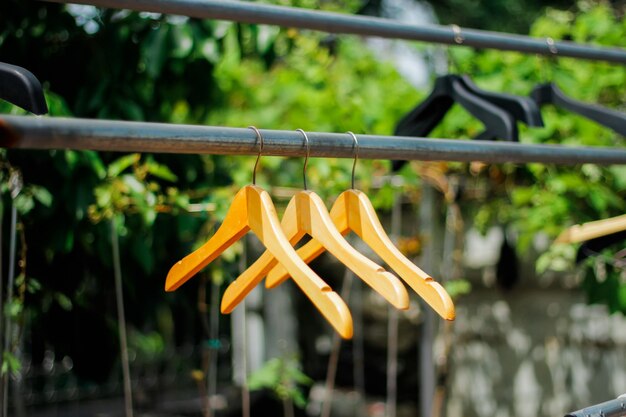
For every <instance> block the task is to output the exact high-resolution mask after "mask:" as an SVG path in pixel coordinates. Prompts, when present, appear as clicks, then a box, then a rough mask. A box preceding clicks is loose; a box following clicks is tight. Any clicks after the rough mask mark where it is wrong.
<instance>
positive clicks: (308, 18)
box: [44, 0, 626, 64]
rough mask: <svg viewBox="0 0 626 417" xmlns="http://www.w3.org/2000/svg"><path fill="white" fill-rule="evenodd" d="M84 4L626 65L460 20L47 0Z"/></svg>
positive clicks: (202, 2)
mask: <svg viewBox="0 0 626 417" xmlns="http://www.w3.org/2000/svg"><path fill="white" fill-rule="evenodd" d="M44 1H49V2H54V3H80V4H86V5H93V6H100V7H108V8H115V9H130V10H135V11H142V12H154V13H163V14H176V15H183V16H188V17H194V18H201V19H221V20H231V21H236V22H242V23H258V24H268V25H276V26H282V27H288V28H301V29H312V30H317V31H322V32H328V33H341V34H353V35H362V36H374V37H383V38H392V39H403V40H413V41H424V42H430V43H440V44H448V45H463V46H471V47H475V48H490V49H499V50H507V51H518V52H523V53H528V54H540V55H549V56H562V57H573V58H582V59H590V60H598V61H607V62H614V63H621V64H626V50H624V49H619V48H607V47H598V46H592V45H586V44H579V43H576V42H564V41H559V42H556V41H554V40H553V39H552V38H549V37H547V38H536V37H530V36H524V35H514V34H508V33H501V32H492V31H485V30H477V29H465V28H460V27H459V26H457V25H450V26H442V25H424V24H422V25H419V26H418V25H413V24H408V23H402V22H398V21H396V20H391V19H384V18H379V17H369V16H358V15H351V14H342V13H332V12H323V11H317V10H308V9H303V8H296V7H288V6H274V5H268V4H260V3H253V2H242V1H223V0H159V1H156V0H142V1H137V0H72V1H69V0H44Z"/></svg>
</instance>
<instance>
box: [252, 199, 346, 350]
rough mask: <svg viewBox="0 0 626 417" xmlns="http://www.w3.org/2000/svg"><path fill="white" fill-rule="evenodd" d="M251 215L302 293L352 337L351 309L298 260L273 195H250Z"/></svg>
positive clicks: (254, 225)
mask: <svg viewBox="0 0 626 417" xmlns="http://www.w3.org/2000/svg"><path fill="white" fill-rule="evenodd" d="M248 216H249V224H250V228H251V229H252V231H253V232H254V233H255V234H256V235H257V237H258V238H259V239H260V240H261V242H263V244H264V245H265V247H266V248H267V249H268V250H269V251H270V252H271V254H272V255H273V256H274V257H275V258H276V260H278V262H280V263H281V264H283V265H284V266H285V267H286V268H287V270H288V271H289V274H290V275H291V276H292V277H293V280H294V281H295V282H296V284H297V285H298V287H300V289H301V290H302V292H304V293H305V295H306V296H307V297H308V298H309V299H310V300H311V301H312V302H313V304H314V305H315V306H316V307H317V309H318V310H319V311H320V312H321V313H322V315H323V316H324V317H326V319H327V320H328V321H329V322H330V324H331V325H332V326H333V327H334V328H335V330H337V332H338V333H339V334H340V335H341V337H343V338H346V339H347V338H350V337H352V331H353V327H352V316H351V315H350V311H349V310H348V306H347V305H346V304H345V303H344V301H343V300H342V299H341V297H339V295H338V294H336V293H335V292H333V291H332V290H331V288H330V287H329V286H328V284H326V283H325V282H324V281H323V280H322V279H321V278H320V277H319V276H317V275H316V274H315V273H314V272H313V270H311V268H309V267H308V265H307V264H305V263H304V262H303V261H302V259H300V258H299V257H298V255H297V254H296V251H295V249H294V248H293V246H291V244H290V242H289V240H287V238H286V237H285V234H284V233H283V230H282V228H281V225H280V222H279V221H278V216H277V215H276V211H275V209H274V206H273V204H272V201H271V198H270V196H269V194H268V193H267V192H265V191H262V190H261V189H260V188H258V187H254V189H253V190H251V191H250V192H249V193H248Z"/></svg>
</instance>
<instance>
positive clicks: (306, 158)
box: [296, 129, 311, 191]
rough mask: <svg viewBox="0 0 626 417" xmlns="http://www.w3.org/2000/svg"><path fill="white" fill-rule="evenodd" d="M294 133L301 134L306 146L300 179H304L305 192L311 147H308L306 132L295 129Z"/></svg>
mask: <svg viewBox="0 0 626 417" xmlns="http://www.w3.org/2000/svg"><path fill="white" fill-rule="evenodd" d="M296 131H298V132H300V133H302V136H304V145H305V146H306V156H305V157H304V167H303V168H302V178H304V189H305V191H306V189H307V187H306V166H307V164H308V163H309V153H311V146H310V145H309V137H308V136H307V134H306V132H305V131H304V130H302V129H297V130H296Z"/></svg>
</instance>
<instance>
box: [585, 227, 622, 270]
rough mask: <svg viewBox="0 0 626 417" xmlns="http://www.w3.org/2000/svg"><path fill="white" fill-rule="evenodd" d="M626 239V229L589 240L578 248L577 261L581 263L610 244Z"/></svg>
mask: <svg viewBox="0 0 626 417" xmlns="http://www.w3.org/2000/svg"><path fill="white" fill-rule="evenodd" d="M625 241H626V230H622V231H620V232H615V233H613V234H610V235H606V236H600V237H597V238H595V239H591V240H588V241H586V242H584V243H583V244H582V245H580V247H579V248H578V252H577V253H576V263H580V262H582V261H584V260H585V259H587V258H589V257H591V256H595V255H597V254H598V253H600V252H602V250H604V249H606V248H608V247H609V246H612V245H615V244H617V243H619V242H625Z"/></svg>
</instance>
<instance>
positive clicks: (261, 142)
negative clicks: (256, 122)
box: [248, 126, 263, 185]
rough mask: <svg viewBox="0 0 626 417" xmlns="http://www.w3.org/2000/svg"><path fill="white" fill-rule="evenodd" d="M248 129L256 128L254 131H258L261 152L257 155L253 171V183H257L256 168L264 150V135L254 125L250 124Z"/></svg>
mask: <svg viewBox="0 0 626 417" xmlns="http://www.w3.org/2000/svg"><path fill="white" fill-rule="evenodd" d="M248 129H252V130H254V133H256V137H257V139H259V154H258V155H257V157H256V162H255V163H254V170H253V171H252V185H256V168H257V166H258V165H259V159H261V152H263V135H261V132H259V129H257V128H256V127H254V126H248Z"/></svg>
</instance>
